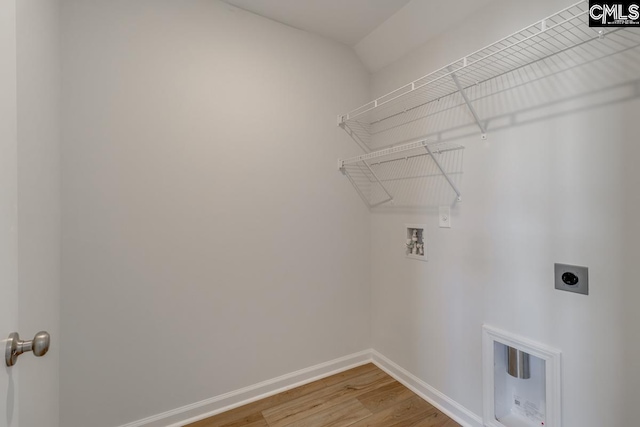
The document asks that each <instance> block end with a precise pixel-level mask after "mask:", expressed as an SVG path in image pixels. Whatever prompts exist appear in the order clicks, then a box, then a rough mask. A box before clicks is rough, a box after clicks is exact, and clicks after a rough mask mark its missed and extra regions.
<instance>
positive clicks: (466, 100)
mask: <svg viewBox="0 0 640 427" xmlns="http://www.w3.org/2000/svg"><path fill="white" fill-rule="evenodd" d="M449 71H451V78H452V79H453V82H454V83H455V84H456V87H457V88H458V91H459V92H460V95H462V98H463V99H464V102H466V103H467V107H469V111H471V114H472V115H473V118H474V119H475V121H476V123H477V124H478V127H479V128H480V131H481V132H482V139H487V130H486V129H485V127H484V125H483V124H482V122H481V121H480V117H479V116H478V113H476V109H475V108H473V105H472V104H471V101H470V100H469V97H468V96H467V94H466V92H465V91H464V88H463V87H462V85H461V84H460V81H459V80H458V76H456V73H455V72H454V71H453V69H452V68H451V66H450V67H449Z"/></svg>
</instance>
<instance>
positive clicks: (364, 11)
mask: <svg viewBox="0 0 640 427" xmlns="http://www.w3.org/2000/svg"><path fill="white" fill-rule="evenodd" d="M224 1H225V2H226V3H229V4H232V5H234V6H237V7H239V8H241V9H244V10H248V11H249V12H253V13H256V14H258V15H261V16H264V17H265V18H269V19H272V20H274V21H278V22H280V23H283V24H286V25H289V26H291V27H295V28H298V29H301V30H305V31H309V32H311V33H316V34H320V35H322V36H325V37H327V38H330V39H333V40H336V41H339V42H341V43H345V44H347V45H349V46H354V45H355V44H356V43H358V42H359V41H360V40H362V39H363V38H364V37H366V36H367V35H368V34H370V33H371V32H372V31H373V30H374V29H376V28H377V27H378V26H379V25H380V24H382V23H383V22H384V21H386V20H387V19H388V18H389V17H390V16H392V15H393V14H394V13H396V12H397V11H398V10H400V9H401V8H402V7H403V6H404V5H406V4H407V3H409V1H410V0H224Z"/></svg>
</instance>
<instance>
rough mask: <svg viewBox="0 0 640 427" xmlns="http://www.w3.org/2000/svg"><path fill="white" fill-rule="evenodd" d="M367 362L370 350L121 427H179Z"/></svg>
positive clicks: (369, 358) (368, 361)
mask: <svg viewBox="0 0 640 427" xmlns="http://www.w3.org/2000/svg"><path fill="white" fill-rule="evenodd" d="M370 362H371V350H365V351H361V352H359V353H354V354H350V355H348V356H344V357H341V358H339V359H334V360H331V361H329V362H325V363H321V364H319V365H315V366H312V367H310V368H305V369H301V370H299V371H295V372H292V373H290V374H286V375H282V376H280V377H277V378H273V379H271V380H267V381H263V382H261V383H258V384H254V385H251V386H248V387H244V388H241V389H239V390H235V391H232V392H229V393H225V394H221V395H219V396H216V397H212V398H210V399H206V400H203V401H200V402H197V403H193V404H191V405H187V406H183V407H181V408H177V409H173V410H171V411H167V412H164V413H162V414H158V415H154V416H151V417H148V418H145V419H142V420H138V421H134V422H132V423H129V424H126V425H123V426H121V427H181V426H184V425H186V424H190V423H194V422H196V421H199V420H202V419H205V418H208V417H211V416H213V415H216V414H219V413H221V412H225V411H228V410H231V409H233V408H237V407H238V406H242V405H246V404H248V403H251V402H255V401H256V400H260V399H264V398H265V397H269V396H273V395H274V394H278V393H282V392H283V391H286V390H290V389H292V388H296V387H299V386H301V385H304V384H307V383H310V382H313V381H317V380H319V379H321V378H325V377H328V376H330V375H333V374H337V373H339V372H343V371H346V370H349V369H352V368H355V367H356V366H360V365H364V364H365V363H370Z"/></svg>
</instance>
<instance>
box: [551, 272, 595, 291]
mask: <svg viewBox="0 0 640 427" xmlns="http://www.w3.org/2000/svg"><path fill="white" fill-rule="evenodd" d="M554 270H555V286H556V289H558V290H561V291H567V292H575V293H577V294H583V295H589V269H588V268H587V267H580V266H577V265H568V264H554Z"/></svg>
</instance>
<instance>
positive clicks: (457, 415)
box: [371, 350, 483, 427]
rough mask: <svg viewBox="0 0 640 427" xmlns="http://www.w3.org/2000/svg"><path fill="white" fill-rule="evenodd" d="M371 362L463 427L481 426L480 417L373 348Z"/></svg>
mask: <svg viewBox="0 0 640 427" xmlns="http://www.w3.org/2000/svg"><path fill="white" fill-rule="evenodd" d="M371 356H372V359H373V363H375V364H376V365H377V366H378V367H379V368H380V369H382V370H383V371H385V372H386V373H387V374H389V375H391V376H392V377H393V378H395V379H396V380H398V382H400V383H402V384H403V385H404V386H406V387H407V388H409V389H410V390H411V391H413V392H414V393H415V394H417V395H418V396H420V397H421V398H423V399H424V400H426V401H427V402H429V403H431V404H432V405H433V406H435V407H436V408H438V409H439V410H440V411H442V412H443V413H445V414H446V415H447V416H449V417H450V418H452V419H453V420H455V421H456V422H457V423H458V424H460V425H462V426H463V427H482V426H483V424H482V418H481V417H479V416H478V415H476V414H474V413H473V412H471V411H470V410H468V409H467V408H465V407H464V406H462V405H461V404H459V403H458V402H456V401H455V400H453V399H451V398H450V397H448V396H446V395H445V394H443V393H441V392H440V391H438V390H436V389H435V388H433V387H431V386H430V385H429V384H427V383H425V382H424V381H422V380H421V379H420V378H418V377H416V376H415V375H413V374H412V373H410V372H408V371H406V370H405V369H403V368H401V367H400V366H398V365H397V364H395V363H394V362H392V361H391V360H389V359H387V358H386V357H384V356H383V355H382V354H380V353H378V352H377V351H375V350H372V351H371Z"/></svg>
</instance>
